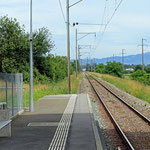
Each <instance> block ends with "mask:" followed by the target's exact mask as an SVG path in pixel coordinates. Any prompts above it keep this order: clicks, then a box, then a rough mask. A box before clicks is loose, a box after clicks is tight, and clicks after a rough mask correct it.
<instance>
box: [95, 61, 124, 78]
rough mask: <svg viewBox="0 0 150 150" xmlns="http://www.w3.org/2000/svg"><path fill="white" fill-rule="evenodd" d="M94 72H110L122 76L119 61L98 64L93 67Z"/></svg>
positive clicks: (121, 67)
mask: <svg viewBox="0 0 150 150" xmlns="http://www.w3.org/2000/svg"><path fill="white" fill-rule="evenodd" d="M95 72H98V73H102V74H111V75H113V76H117V77H122V76H123V66H122V64H121V63H119V62H115V61H113V62H108V63H107V65H104V64H99V65H97V66H96V68H95Z"/></svg>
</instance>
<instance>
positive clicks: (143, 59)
mask: <svg viewBox="0 0 150 150" xmlns="http://www.w3.org/2000/svg"><path fill="white" fill-rule="evenodd" d="M144 41H146V39H142V45H138V46H142V70H144V46H147V45H145V44H144Z"/></svg>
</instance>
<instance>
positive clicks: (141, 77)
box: [130, 69, 150, 85]
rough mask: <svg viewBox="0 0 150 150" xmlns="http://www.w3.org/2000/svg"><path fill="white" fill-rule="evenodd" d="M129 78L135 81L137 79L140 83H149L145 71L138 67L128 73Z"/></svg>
mask: <svg viewBox="0 0 150 150" xmlns="http://www.w3.org/2000/svg"><path fill="white" fill-rule="evenodd" d="M130 78H131V79H132V80H136V81H139V82H141V83H144V84H148V85H150V78H149V76H148V75H147V73H146V72H145V71H143V70H140V69H138V70H137V71H135V72H133V73H132V74H131V75H130Z"/></svg>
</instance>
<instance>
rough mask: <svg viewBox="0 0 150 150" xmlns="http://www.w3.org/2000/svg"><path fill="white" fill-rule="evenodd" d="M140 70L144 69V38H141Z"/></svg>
mask: <svg viewBox="0 0 150 150" xmlns="http://www.w3.org/2000/svg"><path fill="white" fill-rule="evenodd" d="M142 70H144V39H142Z"/></svg>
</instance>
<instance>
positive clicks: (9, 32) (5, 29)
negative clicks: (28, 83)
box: [0, 16, 28, 73]
mask: <svg viewBox="0 0 150 150" xmlns="http://www.w3.org/2000/svg"><path fill="white" fill-rule="evenodd" d="M0 48H1V50H0V71H2V72H7V73H11V72H14V73H16V72H18V70H19V71H23V69H24V67H23V66H24V65H25V63H26V59H25V56H26V51H28V39H27V38H26V33H25V30H24V28H23V27H21V26H20V25H19V23H18V22H17V20H16V19H12V18H8V17H7V16H4V17H2V18H1V19H0Z"/></svg>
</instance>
